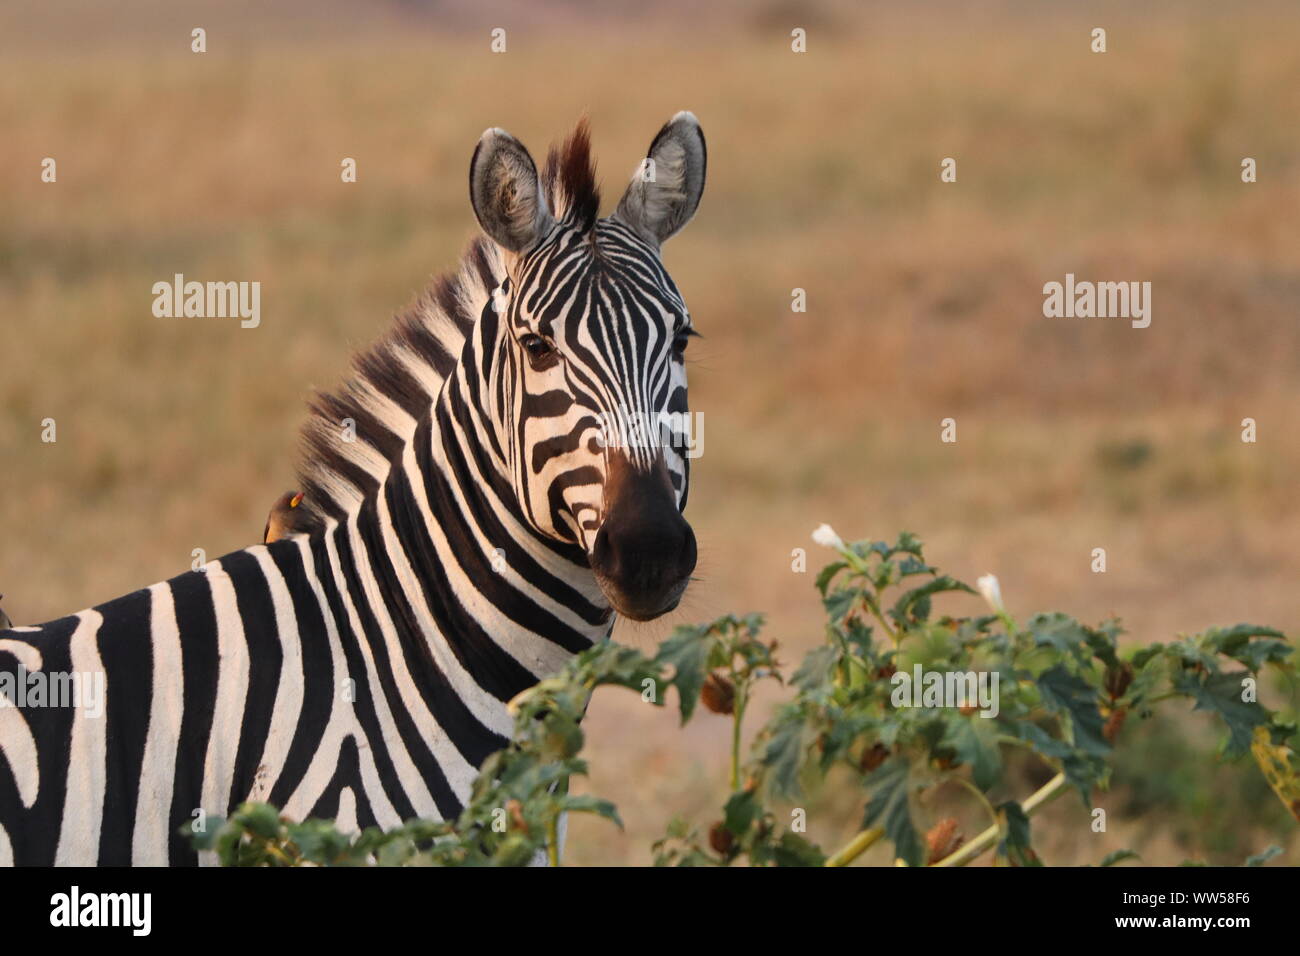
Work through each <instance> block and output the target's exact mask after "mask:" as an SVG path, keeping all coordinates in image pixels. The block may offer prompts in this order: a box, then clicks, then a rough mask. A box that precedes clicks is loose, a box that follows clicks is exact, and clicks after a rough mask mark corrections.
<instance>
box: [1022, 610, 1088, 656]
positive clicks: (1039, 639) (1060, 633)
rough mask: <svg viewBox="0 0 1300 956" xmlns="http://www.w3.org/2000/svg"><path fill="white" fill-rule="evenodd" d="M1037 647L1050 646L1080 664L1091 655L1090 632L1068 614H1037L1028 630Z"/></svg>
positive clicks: (1030, 621) (1031, 619) (1030, 620)
mask: <svg viewBox="0 0 1300 956" xmlns="http://www.w3.org/2000/svg"><path fill="white" fill-rule="evenodd" d="M1026 630H1028V631H1029V633H1030V634H1032V635H1033V637H1034V643H1035V644H1037V645H1040V646H1041V645H1048V646H1050V647H1054V648H1056V649H1057V650H1058V651H1060V652H1061V653H1062V654H1065V655H1067V656H1070V657H1073V658H1074V659H1075V660H1077V661H1079V662H1080V663H1082V662H1084V661H1086V660H1087V659H1088V657H1089V656H1090V654H1091V651H1092V645H1091V643H1090V641H1089V638H1088V632H1087V631H1086V630H1084V628H1083V625H1081V624H1080V623H1079V622H1078V621H1076V620H1075V619H1074V618H1072V617H1070V616H1069V615H1068V614H1061V613H1059V612H1058V613H1055V614H1035V615H1034V616H1033V617H1032V618H1030V619H1029V626H1028V627H1027V628H1026Z"/></svg>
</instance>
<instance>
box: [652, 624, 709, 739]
mask: <svg viewBox="0 0 1300 956" xmlns="http://www.w3.org/2000/svg"><path fill="white" fill-rule="evenodd" d="M711 647H712V642H711V640H710V639H709V638H708V637H706V636H705V634H704V632H702V631H701V630H699V629H697V628H692V627H679V628H677V630H675V631H674V632H673V634H672V636H671V637H669V638H668V640H666V641H664V643H663V644H661V645H660V646H659V653H658V654H656V655H655V662H656V663H658V664H670V665H672V668H673V679H672V683H673V686H675V687H676V688H677V698H678V705H679V706H680V708H681V715H682V723H683V724H684V723H686V722H687V721H688V720H690V719H691V714H693V713H694V712H695V705H696V703H698V702H699V699H700V690H701V689H702V688H703V687H704V677H705V672H706V670H707V666H706V665H707V662H708V659H709V651H710V649H711Z"/></svg>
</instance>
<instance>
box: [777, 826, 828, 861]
mask: <svg viewBox="0 0 1300 956" xmlns="http://www.w3.org/2000/svg"><path fill="white" fill-rule="evenodd" d="M772 858H773V859H774V860H775V862H776V865H777V866H822V865H824V864H825V863H826V854H825V853H823V852H822V851H821V849H820V848H819V847H818V846H817V845H816V844H815V843H812V842H810V841H809V840H806V839H804V838H803V837H801V836H800V835H799V834H797V833H792V832H790V831H789V830H786V831H785V832H784V833H782V834H781V839H780V840H779V841H777V843H776V845H775V846H774V847H772Z"/></svg>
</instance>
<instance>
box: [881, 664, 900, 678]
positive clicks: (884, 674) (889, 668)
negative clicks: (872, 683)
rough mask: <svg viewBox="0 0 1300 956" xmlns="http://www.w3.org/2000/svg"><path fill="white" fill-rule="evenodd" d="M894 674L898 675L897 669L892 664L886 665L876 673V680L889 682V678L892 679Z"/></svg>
mask: <svg viewBox="0 0 1300 956" xmlns="http://www.w3.org/2000/svg"><path fill="white" fill-rule="evenodd" d="M896 673H898V668H897V667H895V666H894V665H893V664H886V665H885V666H884V667H882V668H880V669H879V670H878V671H876V679H877V680H889V678H891V677H893V676H894V675H895V674H896Z"/></svg>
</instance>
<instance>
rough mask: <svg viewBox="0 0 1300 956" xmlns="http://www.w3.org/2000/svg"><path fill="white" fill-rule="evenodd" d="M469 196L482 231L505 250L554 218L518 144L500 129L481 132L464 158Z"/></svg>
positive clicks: (521, 244)
mask: <svg viewBox="0 0 1300 956" xmlns="http://www.w3.org/2000/svg"><path fill="white" fill-rule="evenodd" d="M469 200H470V202H471V203H472V204H473V206H474V215H475V216H477V217H478V221H479V225H480V226H482V227H483V231H484V232H486V233H487V234H488V235H489V236H491V237H492V239H493V241H495V242H496V244H497V245H499V246H501V248H503V249H505V250H507V251H509V252H522V251H523V250H525V249H527V248H528V247H529V246H531V245H532V244H533V243H535V242H537V240H539V239H541V238H542V237H543V236H545V235H546V234H547V232H549V231H550V228H551V225H552V224H553V223H554V219H553V218H552V217H551V212H550V210H549V209H548V208H547V207H546V197H545V196H543V195H542V189H541V185H540V184H539V182H538V179H537V166H536V165H535V164H534V163H533V158H532V157H531V156H529V155H528V150H526V149H524V145H523V143H521V142H519V140H517V139H515V138H514V137H513V136H511V135H510V134H509V133H507V132H506V131H505V130H503V129H495V128H493V129H489V130H486V131H484V133H483V136H482V137H481V138H480V139H479V141H478V146H477V147H475V149H474V158H473V159H471V160H470V163H469Z"/></svg>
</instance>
